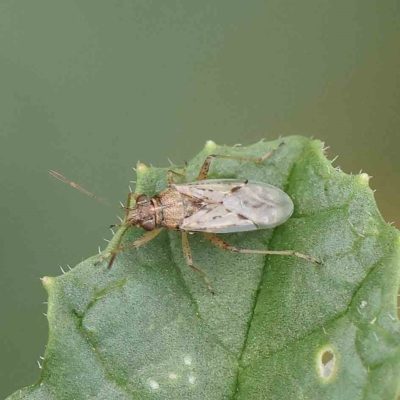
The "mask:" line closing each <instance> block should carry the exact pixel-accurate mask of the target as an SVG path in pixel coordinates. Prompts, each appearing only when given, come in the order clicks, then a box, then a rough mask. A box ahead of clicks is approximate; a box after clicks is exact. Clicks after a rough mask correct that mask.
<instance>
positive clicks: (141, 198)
mask: <svg viewBox="0 0 400 400" xmlns="http://www.w3.org/2000/svg"><path fill="white" fill-rule="evenodd" d="M148 202H149V196H147V195H145V194H141V195H140V196H139V197H138V198H137V199H136V204H145V203H148Z"/></svg>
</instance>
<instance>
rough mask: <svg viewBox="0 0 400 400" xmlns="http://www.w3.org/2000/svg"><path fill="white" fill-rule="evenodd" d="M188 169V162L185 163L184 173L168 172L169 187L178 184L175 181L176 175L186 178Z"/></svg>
mask: <svg viewBox="0 0 400 400" xmlns="http://www.w3.org/2000/svg"><path fill="white" fill-rule="evenodd" d="M186 168H187V162H185V166H184V167H183V171H182V173H179V172H175V171H172V170H171V169H170V170H168V175H167V181H168V185H172V184H174V183H176V182H175V180H174V175H175V176H179V177H181V178H184V177H185V176H186Z"/></svg>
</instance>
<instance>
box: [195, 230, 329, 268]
mask: <svg viewBox="0 0 400 400" xmlns="http://www.w3.org/2000/svg"><path fill="white" fill-rule="evenodd" d="M203 234H204V236H205V238H206V239H207V240H209V241H210V242H211V243H212V244H214V245H215V246H217V247H219V248H220V249H222V250H227V251H231V252H233V253H243V254H265V255H278V256H296V257H299V258H302V259H303V260H307V261H311V262H313V263H315V264H322V263H321V261H318V260H316V259H315V258H313V257H311V256H309V255H306V254H302V253H299V252H298V251H295V250H250V249H239V248H237V247H235V246H231V245H230V244H229V243H227V242H225V241H224V240H222V239H220V238H219V237H218V236H217V235H215V234H214V233H209V232H203Z"/></svg>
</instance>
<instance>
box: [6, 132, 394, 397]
mask: <svg viewBox="0 0 400 400" xmlns="http://www.w3.org/2000/svg"><path fill="white" fill-rule="evenodd" d="M278 144H279V142H278V141H274V142H270V143H265V142H260V143H256V144H254V145H252V146H249V147H246V148H241V147H224V146H216V145H215V144H214V143H213V142H208V143H207V144H206V147H205V148H204V150H203V151H202V152H201V153H200V154H199V155H198V156H197V157H195V159H194V160H192V162H191V163H190V164H189V166H188V174H187V178H188V180H195V178H196V174H197V173H198V171H199V168H200V166H201V164H202V162H203V161H204V159H205V157H206V155H208V154H212V153H214V154H225V155H227V154H229V155H237V156H241V157H259V156H261V155H263V154H264V153H266V151H267V150H269V149H275V148H277V147H278ZM175 170H176V171H178V172H179V171H180V168H175ZM166 172H167V169H160V168H147V167H145V166H144V165H143V164H141V165H140V167H139V169H138V177H137V179H138V184H137V188H136V190H137V192H145V193H147V194H149V195H154V194H155V193H158V192H160V191H162V190H163V189H164V188H165V186H166ZM210 172H211V174H210V177H211V178H221V177H224V178H241V179H250V180H255V181H262V182H267V183H270V184H272V185H275V186H278V187H280V188H283V189H284V190H285V191H286V192H287V193H288V194H289V195H290V196H291V197H292V199H293V201H294V203H295V211H294V214H293V216H292V218H290V219H289V220H288V221H287V222H286V223H285V224H283V225H282V226H279V227H277V228H276V229H275V230H273V231H272V230H270V231H267V230H264V231H262V230H260V231H256V232H250V233H246V232H244V233H236V234H226V235H224V239H226V240H227V241H228V242H230V243H231V244H233V245H235V246H238V247H242V248H249V249H267V248H268V249H274V250H287V249H293V250H297V251H299V252H302V253H305V254H309V255H311V256H313V257H316V258H318V259H321V260H323V264H322V265H316V264H313V263H311V262H308V261H305V260H301V259H299V258H296V257H292V256H269V257H264V256H260V255H246V254H236V253H228V252H224V251H222V250H221V249H218V248H216V247H213V246H212V245H211V244H210V243H209V242H207V241H206V240H205V239H204V238H203V237H202V236H201V234H194V235H190V236H189V240H190V243H191V247H192V252H193V257H194V260H195V265H197V266H199V267H200V268H202V269H204V270H205V271H206V272H207V274H208V276H209V278H210V280H211V282H212V285H213V287H214V289H215V292H216V294H215V295H214V296H213V295H211V294H210V293H209V292H208V291H207V289H206V286H205V285H204V282H203V279H202V277H201V276H200V275H199V274H196V273H195V272H194V271H193V270H191V269H190V268H188V267H187V265H186V263H185V258H184V256H183V254H182V249H181V238H180V233H179V232H175V231H167V230H166V231H164V232H163V233H162V234H161V235H160V236H159V237H157V238H156V239H154V240H153V241H152V242H150V243H149V244H146V245H144V246H143V247H141V248H140V249H139V250H126V251H124V252H121V253H120V254H119V255H118V256H117V258H116V260H115V263H114V265H113V268H112V269H111V270H108V269H107V268H106V266H107V262H100V263H99V259H100V258H99V256H95V257H92V258H90V259H88V260H86V261H84V262H82V263H81V264H79V265H78V266H77V267H75V268H74V269H73V270H72V271H70V272H68V273H66V274H65V275H63V276H60V277H57V278H48V277H45V278H43V284H44V286H45V288H46V289H47V291H48V294H49V306H48V312H47V315H48V320H49V330H50V332H49V341H48V345H47V349H46V353H45V358H44V362H43V369H42V371H41V376H40V380H39V382H37V383H36V384H35V385H33V386H31V387H29V388H26V389H23V390H21V391H19V392H17V393H15V394H14V395H12V396H11V397H9V399H12V400H14V399H76V400H78V399H87V398H91V399H174V400H175V399H176V400H178V399H201V400H204V399H237V400H239V399H240V400H241V399H246V400H252V399H268V400H274V399H285V400H287V399H340V400H344V399H346V400H347V399H351V400H356V399H369V400H372V399H374V400H375V399H385V400H388V399H395V397H396V395H397V393H398V390H399V372H400V355H399V351H400V350H399V344H400V325H399V321H398V319H397V313H396V311H397V310H396V305H397V291H398V287H399V263H400V246H399V234H398V231H397V230H395V229H394V228H392V227H390V226H388V225H387V224H386V223H385V222H384V221H383V219H382V217H381V215H380V214H379V211H378V210H377V208H376V204H375V201H374V197H373V193H372V191H371V189H370V188H369V186H368V176H367V175H366V174H361V175H356V176H349V175H346V174H344V173H342V172H341V171H338V170H335V169H334V168H333V167H332V166H331V164H330V162H329V161H328V160H326V159H325V157H324V155H323V150H322V144H321V143H320V142H319V141H310V140H308V139H306V138H303V137H290V138H286V139H285V145H284V146H281V147H280V148H279V149H278V150H277V151H276V152H275V153H274V154H273V155H272V156H271V157H270V158H268V159H267V160H266V161H265V163H264V164H262V165H260V164H256V163H251V162H245V161H244V162H239V161H235V160H216V161H214V162H213V164H212V167H211V170H210ZM140 231H141V230H140V229H131V230H130V231H129V233H128V234H127V235H125V237H124V244H128V243H130V242H132V240H134V238H137V237H138V236H139V235H140V234H141V232H140ZM119 234H120V232H119V233H117V236H118V235H119ZM115 240H116V238H114V241H113V242H112V243H111V245H113V243H114V242H115ZM329 358H331V360H329Z"/></svg>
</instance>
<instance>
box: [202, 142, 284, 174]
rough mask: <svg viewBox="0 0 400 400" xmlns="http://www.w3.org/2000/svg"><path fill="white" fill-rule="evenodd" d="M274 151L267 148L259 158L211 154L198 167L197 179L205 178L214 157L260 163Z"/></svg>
mask: <svg viewBox="0 0 400 400" xmlns="http://www.w3.org/2000/svg"><path fill="white" fill-rule="evenodd" d="M283 143H284V142H281V143H280V144H279V146H278V148H279V147H281V146H282V145H283ZM274 152H275V150H269V151H268V152H267V153H265V154H264V155H263V156H262V157H259V158H247V157H236V156H223V155H219V154H211V155H209V156H208V157H207V158H206V159H205V161H204V163H203V165H202V166H201V169H200V172H199V175H198V177H197V180H198V181H203V180H205V179H207V176H208V171H209V170H210V165H211V162H212V161H213V160H214V159H215V158H226V159H229V160H237V161H251V162H255V163H262V162H264V161H265V160H266V159H267V158H268V157H270V156H271V155H272V154H273V153H274Z"/></svg>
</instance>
